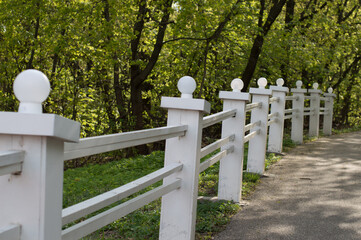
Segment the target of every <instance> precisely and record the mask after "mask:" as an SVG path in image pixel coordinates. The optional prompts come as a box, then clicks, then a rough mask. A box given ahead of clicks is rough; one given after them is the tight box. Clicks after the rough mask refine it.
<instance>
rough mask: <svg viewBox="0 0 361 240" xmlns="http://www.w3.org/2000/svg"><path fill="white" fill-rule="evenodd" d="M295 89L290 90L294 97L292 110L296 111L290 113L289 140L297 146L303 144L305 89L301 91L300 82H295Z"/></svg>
mask: <svg viewBox="0 0 361 240" xmlns="http://www.w3.org/2000/svg"><path fill="white" fill-rule="evenodd" d="M296 86H297V88H292V89H291V92H292V93H293V96H294V97H295V98H294V99H293V100H292V109H297V112H295V113H292V127H291V140H292V141H293V142H295V143H297V144H302V143H303V120H304V119H303V118H304V116H303V113H304V108H305V93H306V92H307V90H306V89H301V87H302V81H297V82H296Z"/></svg>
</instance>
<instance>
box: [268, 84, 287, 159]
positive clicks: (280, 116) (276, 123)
mask: <svg viewBox="0 0 361 240" xmlns="http://www.w3.org/2000/svg"><path fill="white" fill-rule="evenodd" d="M270 89H271V90H272V93H273V98H278V101H275V102H272V104H271V114H270V115H269V117H271V118H268V119H270V121H268V123H267V125H268V126H269V136H268V147H267V150H268V151H269V152H273V153H281V152H282V148H283V130H284V115H285V113H286V111H285V106H286V100H285V98H286V93H288V92H289V89H288V88H286V87H282V86H271V87H270ZM272 115H273V116H272Z"/></svg>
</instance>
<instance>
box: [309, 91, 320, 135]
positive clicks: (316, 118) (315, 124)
mask: <svg viewBox="0 0 361 240" xmlns="http://www.w3.org/2000/svg"><path fill="white" fill-rule="evenodd" d="M308 92H309V93H310V94H311V99H310V107H311V108H313V109H314V111H313V114H311V115H310V125H309V131H308V135H309V136H310V137H318V135H319V130H320V94H321V90H317V89H309V90H308Z"/></svg>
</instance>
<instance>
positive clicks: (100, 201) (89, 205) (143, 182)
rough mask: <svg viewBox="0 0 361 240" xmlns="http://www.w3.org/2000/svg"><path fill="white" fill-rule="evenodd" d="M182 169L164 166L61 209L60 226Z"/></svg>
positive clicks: (177, 165)
mask: <svg viewBox="0 0 361 240" xmlns="http://www.w3.org/2000/svg"><path fill="white" fill-rule="evenodd" d="M182 167H183V165H182V164H180V163H178V164H172V165H169V166H166V167H164V168H162V169H159V170H157V171H155V172H153V173H150V174H148V175H146V176H144V177H141V178H139V179H137V180H135V181H133V182H130V183H128V184H125V185H123V186H121V187H118V188H115V189H113V190H110V191H108V192H106V193H103V194H100V195H98V196H96V197H94V198H91V199H88V200H86V201H83V202H81V203H78V204H75V205H73V206H71V207H68V208H66V209H63V212H62V224H63V225H65V224H68V223H70V222H72V221H74V220H76V219H79V218H81V217H84V216H86V215H88V214H90V213H93V212H95V211H97V210H99V209H102V208H104V207H106V206H108V205H110V204H112V203H115V202H117V201H120V200H122V199H124V198H126V197H128V196H130V195H132V194H134V193H136V192H139V191H140V190H142V189H144V188H146V187H148V186H150V185H152V184H154V183H156V182H158V181H160V180H162V179H163V178H165V177H167V176H169V175H170V174H172V173H175V172H178V171H180V170H181V169H182Z"/></svg>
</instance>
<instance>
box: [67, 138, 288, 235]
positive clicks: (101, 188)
mask: <svg viewBox="0 0 361 240" xmlns="http://www.w3.org/2000/svg"><path fill="white" fill-rule="evenodd" d="M284 145H285V147H286V148H287V147H293V146H294V145H293V144H292V142H290V141H288V140H285V143H284ZM215 153H216V152H215ZM215 153H213V154H215ZM210 156H211V155H209V156H206V157H205V158H207V157H210ZM244 159H245V160H246V159H247V146H245V157H244ZM279 159H280V157H279V156H275V155H274V154H267V160H266V169H268V168H269V166H270V165H272V164H273V163H275V162H276V161H278V160H279ZM163 163H164V152H161V151H156V152H153V153H152V154H150V155H147V156H138V157H134V158H128V159H118V160H116V161H112V162H109V163H104V164H92V165H88V166H84V167H80V168H75V169H67V170H66V171H65V172H64V198H63V207H64V208H66V207H68V206H71V205H73V204H76V203H79V202H81V201H84V200H86V199H89V198H91V197H94V196H96V195H98V194H101V193H103V192H106V191H109V190H111V189H114V188H116V187H119V186H121V185H124V184H126V183H128V182H131V181H133V180H135V179H137V178H140V177H142V176H145V175H147V174H149V173H151V172H153V171H156V170H158V169H160V168H162V167H163ZM245 166H246V161H245V165H244V167H245ZM218 171H219V163H217V164H215V165H213V166H211V167H210V168H208V169H207V170H206V171H204V172H202V173H201V174H200V175H199V196H208V197H212V196H217V191H218ZM259 181H260V176H259V175H258V174H251V173H246V172H245V173H244V174H243V186H242V196H243V198H248V196H249V195H250V194H251V193H252V192H253V191H254V189H255V187H256V185H257V184H258V183H259ZM160 184H161V182H158V183H156V184H154V185H152V186H150V187H148V188H147V189H145V190H144V191H142V192H145V191H149V190H150V189H153V188H155V187H157V186H159V185H160ZM142 192H141V193H142ZM138 194H140V193H138ZM136 195H137V194H136ZM136 195H133V196H130V197H128V198H127V199H124V200H123V201H126V200H128V199H130V198H132V197H134V196H136ZM119 203H121V202H117V203H115V204H112V205H111V206H109V207H107V208H106V209H108V208H110V207H113V206H115V205H117V204H119ZM160 205H161V204H160V200H157V201H154V202H152V203H151V204H148V205H146V206H144V207H142V208H141V209H139V210H137V211H135V212H133V213H131V214H129V215H127V216H126V217H123V218H121V219H119V220H117V221H115V222H113V223H111V224H109V225H107V226H106V227H104V228H102V229H100V230H98V231H96V232H95V233H93V234H91V235H89V236H87V237H85V238H83V239H86V240H94V239H104V240H105V239H106V240H113V239H114V240H115V239H133V240H136V239H139V240H140V239H158V234H159V233H158V232H159V219H160ZM239 209H240V206H239V205H238V204H235V203H232V202H229V201H217V202H212V201H207V200H200V201H198V207H197V220H196V222H197V224H196V239H202V240H203V239H211V237H212V235H214V233H216V232H219V231H222V230H223V229H224V227H225V226H226V224H227V223H228V222H229V221H230V218H231V216H233V215H234V214H235V213H236V212H237V211H238V210H239ZM104 210H105V209H103V211H104ZM98 212H100V211H98ZM87 217H89V216H87ZM84 219H85V218H83V219H80V220H79V221H82V220H84ZM72 224H74V223H72ZM72 224H69V225H67V226H66V227H68V226H71V225H72Z"/></svg>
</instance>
